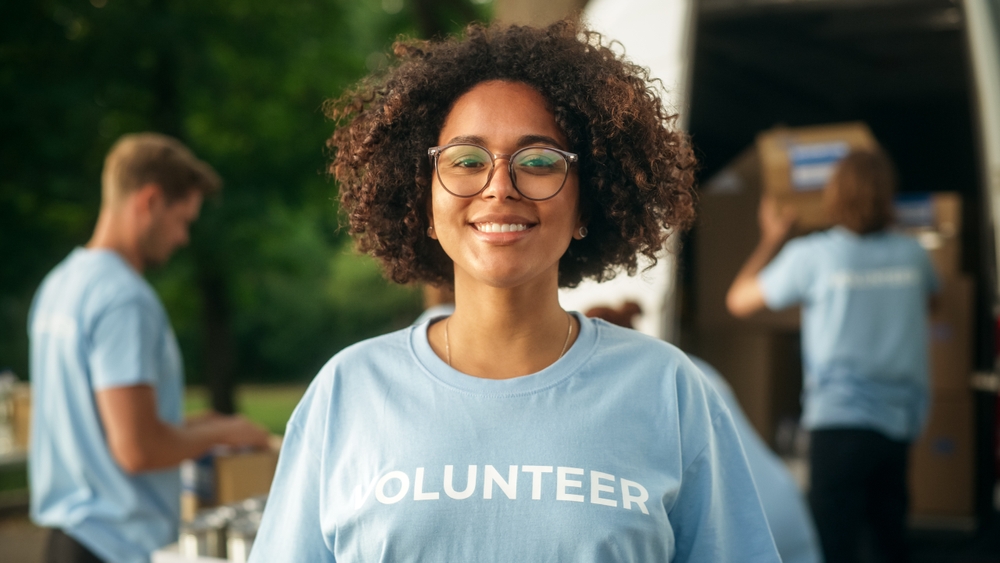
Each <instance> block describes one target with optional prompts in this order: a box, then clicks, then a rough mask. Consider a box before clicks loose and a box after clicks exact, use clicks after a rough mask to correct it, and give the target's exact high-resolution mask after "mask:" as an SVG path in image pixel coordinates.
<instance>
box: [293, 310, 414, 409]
mask: <svg viewBox="0 0 1000 563" xmlns="http://www.w3.org/2000/svg"><path fill="white" fill-rule="evenodd" d="M412 330H415V328H414V327H407V328H404V329H401V330H398V331H396V332H391V333H389V334H384V335H381V336H376V337H374V338H369V339H367V340H362V341H361V342H357V343H355V344H352V345H350V346H348V347H347V348H344V349H343V350H341V351H340V352H337V353H336V354H334V356H333V357H332V358H330V359H329V360H328V361H327V362H326V364H324V365H323V367H322V368H321V369H320V370H319V373H318V374H316V377H315V378H314V379H313V381H312V385H311V387H316V388H317V389H318V390H319V389H322V390H325V391H324V393H325V394H327V395H329V394H330V393H332V392H334V391H335V390H336V389H337V388H339V387H341V386H342V385H343V383H344V379H345V378H349V379H351V380H353V381H358V380H361V379H370V378H362V377H361V375H362V374H366V375H369V376H370V375H373V374H374V375H376V376H377V375H379V374H390V375H391V374H396V373H398V372H399V370H400V369H405V368H404V364H406V365H412V364H413V357H412V352H411V350H410V346H409V335H410V332H411V331H412Z"/></svg>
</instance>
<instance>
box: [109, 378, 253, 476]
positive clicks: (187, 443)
mask: <svg viewBox="0 0 1000 563" xmlns="http://www.w3.org/2000/svg"><path fill="white" fill-rule="evenodd" d="M95 397H96V399H97V410H98V412H100V415H101V422H102V423H103V424H104V432H105V435H106V437H107V441H108V447H109V449H110V450H111V455H112V456H113V457H114V458H115V461H117V462H118V464H119V465H120V466H121V467H122V469H124V470H125V471H126V472H128V473H139V472H143V471H152V470H156V469H164V468H167V467H173V466H176V465H178V464H180V463H181V462H182V461H184V460H185V459H190V458H196V457H199V456H201V455H202V454H204V453H205V452H206V451H208V450H209V449H210V448H212V447H213V446H216V445H227V446H234V447H244V446H245V447H259V448H263V447H266V446H267V444H268V434H267V432H266V431H265V430H264V429H263V428H260V427H259V426H257V425H256V424H253V423H252V422H250V421H249V420H247V419H246V418H244V417H242V416H223V415H215V416H208V417H202V418H201V419H199V420H198V422H197V423H194V424H185V425H184V426H181V427H177V426H173V425H171V424H168V423H166V422H164V421H162V420H160V418H159V416H158V415H157V411H156V391H155V390H154V389H153V388H152V387H151V386H149V385H133V386H129V387H112V388H108V389H103V390H100V391H97V392H96V393H95Z"/></svg>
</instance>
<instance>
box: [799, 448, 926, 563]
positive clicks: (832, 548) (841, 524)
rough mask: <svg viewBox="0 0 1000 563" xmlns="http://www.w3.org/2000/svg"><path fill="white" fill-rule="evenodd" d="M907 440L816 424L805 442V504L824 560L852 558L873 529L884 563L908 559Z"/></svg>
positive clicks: (852, 561)
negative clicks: (807, 465)
mask: <svg viewBox="0 0 1000 563" xmlns="http://www.w3.org/2000/svg"><path fill="white" fill-rule="evenodd" d="M909 446H910V444H909V443H908V442H899V441H896V440H892V439H889V438H887V437H886V436H885V435H883V434H881V433H880V432H876V431H874V430H861V429H831V430H814V431H813V432H812V438H811V440H810V445H809V461H810V470H809V474H810V483H809V504H810V506H811V508H812V512H813V517H814V518H815V519H816V528H817V531H818V532H819V538H820V543H821V544H822V546H823V555H824V558H825V560H826V563H856V562H857V561H859V560H860V558H861V553H862V542H861V538H862V532H863V530H864V529H865V528H866V527H867V528H868V529H869V530H871V536H872V540H873V543H874V546H873V547H874V550H875V552H876V554H877V555H878V556H879V558H880V559H881V560H882V561H884V562H885V563H906V562H908V561H909V560H910V559H909V550H908V548H907V545H906V513H907V510H908V508H909V494H908V492H907V487H906V466H907V457H908V456H909Z"/></svg>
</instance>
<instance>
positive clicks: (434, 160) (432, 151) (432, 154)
mask: <svg viewBox="0 0 1000 563" xmlns="http://www.w3.org/2000/svg"><path fill="white" fill-rule="evenodd" d="M451 147H476V148H480V149H483V151H485V152H486V154H488V155H490V173H489V175H488V176H486V183H485V184H483V187H481V188H479V191H477V192H476V193H474V194H469V195H461V194H456V193H455V192H453V191H451V190H449V189H448V186H446V185H445V183H444V180H443V179H442V178H441V170H440V169H439V168H438V157H439V156H441V152H442V151H444V150H445V149H449V148H451ZM531 149H545V150H549V151H552V152H555V153H558V154H560V155H562V157H563V158H565V159H566V172H565V173H564V174H563V179H562V183H561V184H559V189H557V190H556V191H555V192H553V193H552V195H550V196H546V197H530V196H527V195H525V194H524V192H522V191H521V189H520V188H518V187H517V175H516V174H514V157H516V156H517V155H518V154H520V153H522V152H524V151H526V150H531ZM427 157H428V158H429V159H430V160H431V164H432V165H433V166H434V173H435V174H436V175H437V177H438V181H439V182H441V187H442V188H444V191H446V192H448V193H450V194H451V195H453V196H455V197H461V198H470V197H476V196H477V195H479V194H481V193H483V190H485V189H486V188H487V187H489V185H490V182H491V181H493V174H494V173H495V172H496V170H497V161H498V160H500V159H507V174H508V177H509V178H510V184H511V185H512V186H514V189H515V190H517V193H519V194H521V197H523V198H524V199H530V200H531V201H545V200H547V199H552V198H554V197H556V196H557V195H559V192H561V191H562V189H563V186H565V185H566V178H568V177H569V169H570V168H571V167H573V165H575V164H576V163H577V160H579V158H578V157H577V156H576V154H574V153H571V152H567V151H564V150H561V149H557V148H554V147H549V146H545V145H531V146H528V147H524V148H520V149H518V150H516V151H514V152H512V153H510V154H494V153H493V151H491V150H490V149H488V148H486V147H484V146H482V145H477V144H475V143H452V144H450V145H441V146H439V147H431V148H429V149H427Z"/></svg>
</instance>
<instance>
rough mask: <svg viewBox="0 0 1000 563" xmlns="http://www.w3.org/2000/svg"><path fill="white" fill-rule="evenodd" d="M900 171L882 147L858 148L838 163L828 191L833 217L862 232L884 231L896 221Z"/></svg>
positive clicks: (836, 220)
mask: <svg viewBox="0 0 1000 563" xmlns="http://www.w3.org/2000/svg"><path fill="white" fill-rule="evenodd" d="M895 193H896V171H895V169H894V167H893V165H892V161H890V160H889V157H888V156H887V155H886V154H885V153H884V152H882V151H881V150H877V149H876V150H855V151H852V152H851V153H850V154H848V155H847V156H846V157H845V158H844V159H843V160H841V161H840V163H839V164H838V165H837V170H836V171H835V172H834V174H833V176H832V177H831V178H830V182H829V183H828V184H827V186H826V193H825V194H824V200H825V201H824V203H825V205H826V209H827V212H828V213H829V214H830V217H831V218H832V219H833V221H834V222H835V223H836V224H838V225H842V226H844V227H847V228H848V229H850V230H852V231H854V232H856V233H858V234H867V233H873V232H876V231H880V230H882V229H884V228H886V227H888V226H889V224H890V223H892V219H893V213H892V199H893V196H894V195H895Z"/></svg>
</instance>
